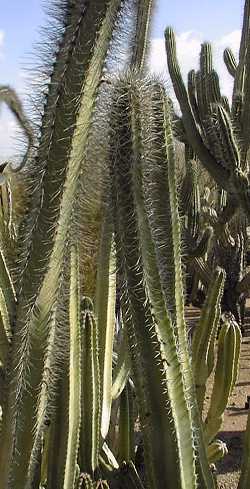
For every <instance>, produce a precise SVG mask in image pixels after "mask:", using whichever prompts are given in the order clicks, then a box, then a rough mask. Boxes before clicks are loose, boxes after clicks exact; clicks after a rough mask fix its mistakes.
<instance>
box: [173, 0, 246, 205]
mask: <svg viewBox="0 0 250 489" xmlns="http://www.w3.org/2000/svg"><path fill="white" fill-rule="evenodd" d="M248 23H249V0H246V2H245V13H244V26H243V30H242V42H241V49H240V61H239V64H238V66H235V62H234V59H233V58H232V56H231V53H230V52H229V51H228V50H227V51H226V52H225V54H224V58H225V61H226V64H227V66H228V68H229V71H230V72H231V74H232V73H233V72H234V69H235V82H234V94H235V96H234V97H233V103H232V108H231V109H230V107H229V104H228V101H227V100H225V98H223V97H222V96H221V94H220V89H219V82H218V76H217V74H216V73H215V71H214V70H213V66H212V53H211V47H210V45H209V44H207V43H205V44H203V45H202V46H201V54H200V70H199V71H198V72H197V73H195V72H193V71H192V72H190V75H189V79H188V90H187V89H186V86H185V84H184V81H183V79H182V76H181V71H180V67H179V65H178V60H177V54H176V45H175V37H174V33H173V30H172V29H171V28H168V29H167V30H166V32H165V37H166V50H167V60H168V68H169V73H170V77H171V80H172V83H173V87H174V90H175V95H176V97H177V99H178V101H179V104H180V108H181V111H182V121H183V125H184V128H185V133H186V139H187V140H188V142H189V144H190V145H191V147H192V149H193V151H194V153H195V154H196V155H197V157H198V158H199V160H200V162H201V163H202V165H204V167H205V168H206V169H207V170H208V172H209V173H210V175H211V176H212V177H213V178H214V180H215V181H216V183H217V184H218V186H219V187H221V188H223V189H225V190H226V191H228V192H229V194H230V196H232V197H233V198H234V199H235V202H236V203H237V204H240V205H241V206H242V208H243V209H244V210H245V212H246V213H247V214H249V210H250V207H249V197H248V189H249V181H248V176H247V170H246V154H247V149H248V147H249V140H248V139H249V138H248V129H247V128H248V119H247V117H248V112H249V110H248V107H249V102H248V89H249V88H248V87H249V81H248V72H249V70H248V63H249V60H248V56H247V50H246V47H243V46H245V43H246V41H245V40H244V39H245V37H246V36H247V34H246V32H247V27H246V25H248ZM236 94H237V96H236ZM239 94H240V96H241V99H242V100H244V103H243V107H242V109H241V111H240V112H239V111H237V110H236V107H237V104H238V97H239ZM236 126H237V127H238V128H240V129H239V130H236Z"/></svg>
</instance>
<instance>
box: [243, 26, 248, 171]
mask: <svg viewBox="0 0 250 489" xmlns="http://www.w3.org/2000/svg"><path fill="white" fill-rule="evenodd" d="M248 29H249V32H248V44H247V46H248V47H247V52H246V59H245V76H244V78H245V79H244V93H243V100H244V103H243V110H242V114H241V127H242V138H243V141H242V145H241V146H242V166H243V168H244V167H245V160H246V158H247V151H248V149H249V144H250V137H249V130H250V115H249V107H250V73H249V71H250V51H249V43H250V25H249V27H248Z"/></svg>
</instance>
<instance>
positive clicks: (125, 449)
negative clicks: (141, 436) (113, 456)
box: [118, 385, 134, 464]
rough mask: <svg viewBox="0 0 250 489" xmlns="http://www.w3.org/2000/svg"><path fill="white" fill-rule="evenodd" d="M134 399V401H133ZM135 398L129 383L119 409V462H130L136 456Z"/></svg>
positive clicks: (122, 394)
mask: <svg viewBox="0 0 250 489" xmlns="http://www.w3.org/2000/svg"><path fill="white" fill-rule="evenodd" d="M131 401H132V402H131ZM133 425H134V415H133V400H132V397H131V392H130V387H129V385H127V386H126V387H125V389H124V390H123V391H122V393H121V397H120V411H119V445H118V462H119V464H121V463H122V462H129V461H130V460H132V459H133V458H134V450H133V449H132V448H133V435H134V429H133Z"/></svg>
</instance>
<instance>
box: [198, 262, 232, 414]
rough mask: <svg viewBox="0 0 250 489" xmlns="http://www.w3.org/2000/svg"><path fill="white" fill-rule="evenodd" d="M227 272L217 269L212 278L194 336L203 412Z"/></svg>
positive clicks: (200, 402)
mask: <svg viewBox="0 0 250 489" xmlns="http://www.w3.org/2000/svg"><path fill="white" fill-rule="evenodd" d="M224 281H225V274H224V273H223V271H222V270H217V271H216V272H215V274H214V275H213V277H212V279H211V285H210V288H209V290H208V295H207V298H206V302H205V304H204V306H203V308H202V312H201V317H200V320H199V323H198V325H197V326H196V329H195V332H194V335H193V338H192V356H193V362H192V364H193V370H194V378H195V383H196V391H197V400H198V405H199V409H200V411H201V413H202V409H203V402H204V397H205V389H206V382H207V379H208V377H209V376H210V374H211V373H212V370H213V367H214V346H215V339H216V336H217V330H218V326H219V324H218V323H219V319H220V300H221V296H222V292H223V287H224Z"/></svg>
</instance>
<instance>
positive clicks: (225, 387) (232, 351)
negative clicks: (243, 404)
mask: <svg viewBox="0 0 250 489" xmlns="http://www.w3.org/2000/svg"><path fill="white" fill-rule="evenodd" d="M240 337H241V332H240V328H239V326H238V324H237V323H235V322H233V321H228V322H226V323H224V324H223V326H222V329H221V331H220V335H219V342H218V356H217V363H216V369H215V377H214V385H213V391H212V395H211V400H210V406H209V410H208V413H207V418H206V421H205V436H206V439H207V441H208V442H210V441H212V440H213V438H214V436H216V434H217V432H218V431H219V429H220V427H221V423H222V420H223V413H224V410H225V409H226V406H227V402H228V398H229V396H230V394H231V392H232V389H233V387H234V384H233V382H235V381H236V378H237V373H238V366H239V342H240Z"/></svg>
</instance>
